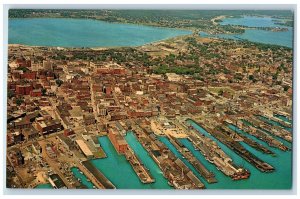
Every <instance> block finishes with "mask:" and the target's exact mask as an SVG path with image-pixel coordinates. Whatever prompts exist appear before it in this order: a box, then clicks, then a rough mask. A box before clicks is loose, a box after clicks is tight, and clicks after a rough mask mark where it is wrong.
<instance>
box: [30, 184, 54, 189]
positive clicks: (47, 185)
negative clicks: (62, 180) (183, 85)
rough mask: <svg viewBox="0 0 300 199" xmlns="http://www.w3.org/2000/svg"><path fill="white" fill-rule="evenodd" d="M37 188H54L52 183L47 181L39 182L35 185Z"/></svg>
mask: <svg viewBox="0 0 300 199" xmlns="http://www.w3.org/2000/svg"><path fill="white" fill-rule="evenodd" d="M34 188H35V189H53V187H52V185H51V184H50V183H46V184H39V185H37V186H36V187H34Z"/></svg>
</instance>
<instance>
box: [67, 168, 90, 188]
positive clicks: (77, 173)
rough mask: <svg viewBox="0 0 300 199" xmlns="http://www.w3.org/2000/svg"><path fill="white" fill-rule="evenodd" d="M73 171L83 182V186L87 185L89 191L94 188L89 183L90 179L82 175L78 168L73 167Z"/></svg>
mask: <svg viewBox="0 0 300 199" xmlns="http://www.w3.org/2000/svg"><path fill="white" fill-rule="evenodd" d="M71 171H72V173H73V175H74V176H75V177H76V178H79V179H80V180H81V184H83V185H85V186H86V187H87V188H88V189H92V188H93V186H94V184H93V183H92V182H90V181H88V178H87V177H86V176H85V175H84V174H81V173H80V170H79V169H78V168H77V167H72V168H71Z"/></svg>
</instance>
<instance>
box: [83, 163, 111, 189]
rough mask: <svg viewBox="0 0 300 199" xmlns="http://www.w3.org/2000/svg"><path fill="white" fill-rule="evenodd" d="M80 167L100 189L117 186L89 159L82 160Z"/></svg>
mask: <svg viewBox="0 0 300 199" xmlns="http://www.w3.org/2000/svg"><path fill="white" fill-rule="evenodd" d="M79 169H80V170H81V171H83V173H84V174H85V175H86V176H87V177H89V179H91V181H92V182H93V184H94V185H95V186H96V187H98V188H100V189H103V188H105V189H115V188H116V187H115V186H114V185H113V184H112V183H111V182H110V181H109V180H108V179H107V178H106V177H105V176H104V175H103V174H102V173H101V172H100V171H99V170H98V169H97V168H96V167H95V166H94V165H93V164H92V163H91V162H90V161H89V160H87V161H84V162H82V166H80V167H79Z"/></svg>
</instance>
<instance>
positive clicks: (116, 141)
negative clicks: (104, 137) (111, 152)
mask: <svg viewBox="0 0 300 199" xmlns="http://www.w3.org/2000/svg"><path fill="white" fill-rule="evenodd" d="M108 138H109V140H110V141H111V143H112V144H113V145H114V147H115V149H116V151H117V152H118V153H121V154H124V153H125V152H126V151H127V150H128V144H127V142H126V140H125V139H124V138H123V137H122V136H121V135H120V134H119V132H118V131H117V130H115V129H112V128H110V129H108Z"/></svg>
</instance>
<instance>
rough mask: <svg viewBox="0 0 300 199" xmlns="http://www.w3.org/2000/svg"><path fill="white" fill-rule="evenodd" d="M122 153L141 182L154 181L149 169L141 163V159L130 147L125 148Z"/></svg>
mask: <svg viewBox="0 0 300 199" xmlns="http://www.w3.org/2000/svg"><path fill="white" fill-rule="evenodd" d="M124 155H125V157H126V159H127V161H128V162H129V163H130V165H131V167H132V168H133V170H134V171H135V173H136V175H137V176H138V177H139V179H140V181H141V182H142V183H144V184H149V183H153V182H155V179H154V178H153V177H152V176H151V174H150V172H149V170H148V169H147V168H146V166H145V165H143V164H142V161H141V160H140V159H139V158H138V157H137V156H136V155H135V154H134V152H133V150H132V149H129V150H127V151H126V152H125V154H124Z"/></svg>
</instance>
